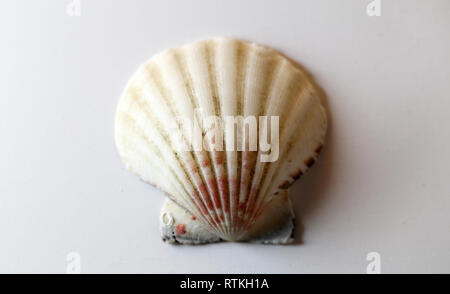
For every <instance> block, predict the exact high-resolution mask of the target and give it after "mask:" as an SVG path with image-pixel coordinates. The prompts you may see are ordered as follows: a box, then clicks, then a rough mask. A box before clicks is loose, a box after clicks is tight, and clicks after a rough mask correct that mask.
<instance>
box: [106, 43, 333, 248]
mask: <svg viewBox="0 0 450 294" xmlns="http://www.w3.org/2000/svg"><path fill="white" fill-rule="evenodd" d="M239 117H242V118H243V119H246V118H254V120H253V121H256V122H257V125H256V128H252V127H254V125H252V124H251V123H245V124H239V123H237V124H236V127H235V124H227V123H226V121H227V118H239ZM263 117H266V118H267V120H264V119H261V118H263ZM211 118H212V120H211ZM205 121H207V122H209V123H205ZM237 121H238V120H237ZM244 121H245V120H244ZM249 121H251V119H249ZM245 122H247V121H245ZM261 122H262V123H261ZM277 122H278V124H277ZM196 126H197V128H195V127H196ZM326 128H327V118H326V112H325V110H324V107H323V106H322V105H321V102H320V99H319V97H318V94H317V90H316V89H315V87H314V85H313V83H312V82H311V80H310V79H309V78H308V76H307V75H306V74H305V73H304V72H303V71H302V70H301V69H300V68H299V67H298V66H297V65H295V64H294V63H293V62H291V61H290V60H289V59H287V58H286V57H284V56H283V55H281V54H280V53H278V52H276V51H274V50H272V49H269V48H267V47H263V46H259V45H255V44H252V43H247V42H243V41H239V40H235V39H212V40H205V41H199V42H195V43H192V44H188V45H185V46H183V47H181V48H177V49H169V50H167V51H164V52H162V53H160V54H157V55H155V56H154V57H152V58H151V59H150V60H149V61H148V62H146V63H145V64H143V65H142V66H141V67H140V68H139V70H138V71H137V73H136V74H135V75H134V76H133V77H132V78H131V79H130V81H129V83H128V85H127V87H126V89H125V91H124V93H123V96H122V98H121V100H120V102H119V106H118V110H117V115H116V132H115V137H116V143H117V147H118V150H119V153H120V156H121V157H122V159H123V161H124V162H125V164H126V166H127V168H128V169H129V170H131V171H132V172H134V173H135V174H136V175H138V176H139V177H140V178H142V179H143V180H144V181H146V182H148V183H151V184H152V185H154V186H156V187H157V188H159V189H160V190H162V191H163V192H164V193H165V194H166V195H167V196H168V198H169V199H170V200H167V201H166V203H165V204H164V207H163V210H162V214H161V230H162V236H163V239H166V240H169V241H173V242H180V243H191V244H198V243H205V242H216V241H219V240H227V241H256V242H262V243H288V242H290V241H292V230H293V218H294V216H293V213H292V207H291V203H290V201H289V197H288V196H287V191H286V190H287V189H288V188H289V186H290V185H291V184H292V183H293V182H294V181H295V180H297V179H298V178H299V177H300V176H301V175H302V174H304V173H305V172H306V171H307V170H308V169H309V168H310V167H311V166H312V165H313V164H314V162H315V160H316V159H317V156H318V155H319V153H320V150H321V149H322V146H323V143H324V139H325V134H326ZM255 129H256V134H255V136H256V138H257V146H256V147H257V148H256V149H255V148H252V146H251V143H252V142H254V138H252V130H255ZM195 130H197V132H196V131H195ZM212 130H214V131H212ZM217 130H221V131H222V133H220V132H216V131H217ZM211 134H212V135H211ZM192 138H201V139H202V141H201V142H200V144H196V143H194V144H190V142H193V141H191V139H192ZM243 142H244V143H243ZM264 142H266V143H268V144H266V145H264V144H263V143H264ZM240 144H241V145H240ZM180 146H181V147H184V148H185V149H183V148H180ZM239 146H240V147H241V148H239Z"/></svg>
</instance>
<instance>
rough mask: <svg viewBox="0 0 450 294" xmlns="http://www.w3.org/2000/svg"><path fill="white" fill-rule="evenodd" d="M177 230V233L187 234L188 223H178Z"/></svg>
mask: <svg viewBox="0 0 450 294" xmlns="http://www.w3.org/2000/svg"><path fill="white" fill-rule="evenodd" d="M175 232H176V233H177V235H180V236H181V235H184V234H186V225H185V224H179V225H177V226H176V228H175Z"/></svg>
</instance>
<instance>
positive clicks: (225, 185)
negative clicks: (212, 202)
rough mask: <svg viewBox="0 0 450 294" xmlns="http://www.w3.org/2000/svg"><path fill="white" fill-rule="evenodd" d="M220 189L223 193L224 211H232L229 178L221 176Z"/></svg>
mask: <svg viewBox="0 0 450 294" xmlns="http://www.w3.org/2000/svg"><path fill="white" fill-rule="evenodd" d="M219 191H220V194H221V195H223V199H222V200H223V202H224V203H223V205H224V211H225V212H229V211H230V198H229V197H228V179H227V178H226V177H221V178H220V179H219Z"/></svg>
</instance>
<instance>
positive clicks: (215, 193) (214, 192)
mask: <svg viewBox="0 0 450 294" xmlns="http://www.w3.org/2000/svg"><path fill="white" fill-rule="evenodd" d="M208 186H209V187H210V189H211V193H212V197H213V200H214V204H215V206H216V208H218V209H220V208H222V203H221V202H220V197H219V191H218V190H217V186H216V181H215V180H214V179H210V180H209V181H208Z"/></svg>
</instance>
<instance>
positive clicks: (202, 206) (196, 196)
mask: <svg viewBox="0 0 450 294" xmlns="http://www.w3.org/2000/svg"><path fill="white" fill-rule="evenodd" d="M194 199H195V201H196V203H197V205H198V206H199V207H200V210H201V212H202V213H203V214H205V215H206V214H207V213H208V210H207V209H206V207H205V205H204V204H203V201H202V200H201V199H200V196H199V195H198V193H197V192H196V191H194Z"/></svg>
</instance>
